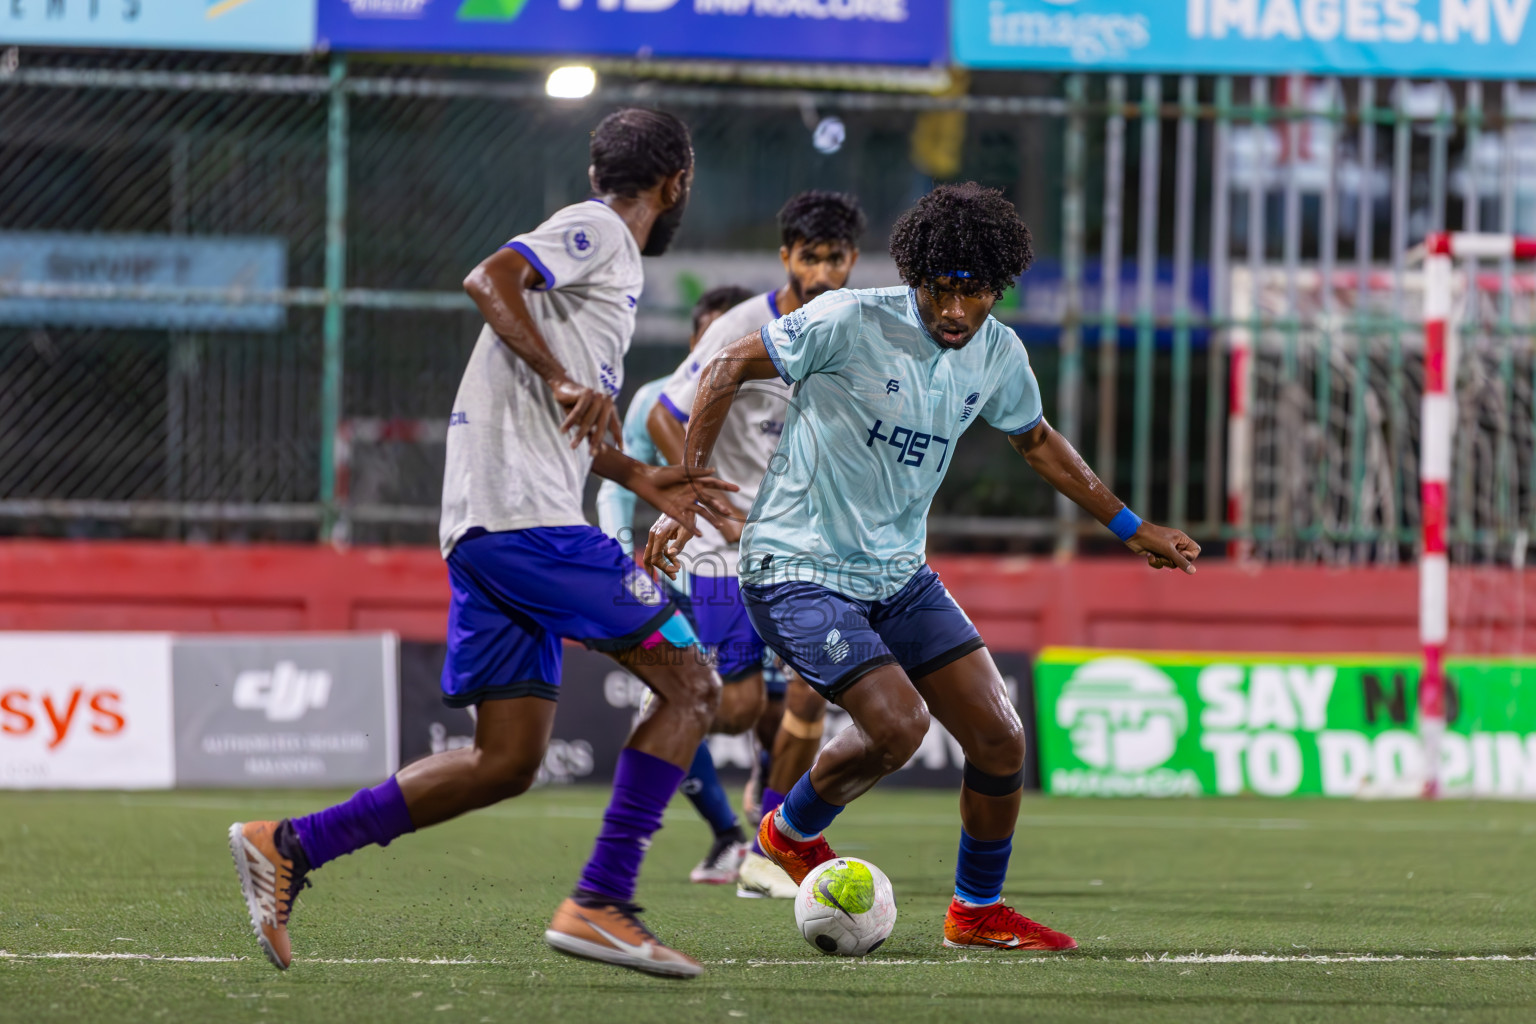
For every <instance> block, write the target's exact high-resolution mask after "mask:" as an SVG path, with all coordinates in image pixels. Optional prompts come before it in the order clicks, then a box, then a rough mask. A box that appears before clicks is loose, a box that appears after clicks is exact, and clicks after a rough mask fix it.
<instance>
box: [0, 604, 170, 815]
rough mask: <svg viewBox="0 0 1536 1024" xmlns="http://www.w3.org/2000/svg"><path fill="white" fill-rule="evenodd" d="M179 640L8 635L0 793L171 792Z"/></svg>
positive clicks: (1, 674) (2, 662)
mask: <svg viewBox="0 0 1536 1024" xmlns="http://www.w3.org/2000/svg"><path fill="white" fill-rule="evenodd" d="M172 774H173V772H172V761H171V638H170V636H169V635H166V634H159V633H5V634H0V789H164V788H168V787H169V786H170V785H171V781H172Z"/></svg>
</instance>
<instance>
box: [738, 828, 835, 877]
mask: <svg viewBox="0 0 1536 1024" xmlns="http://www.w3.org/2000/svg"><path fill="white" fill-rule="evenodd" d="M778 813H779V812H778V811H769V812H768V813H767V814H765V815H763V822H762V824H761V825H759V826H758V828H757V845H759V846H761V847H762V848H763V853H765V854H767V855H768V859H769V860H771V861H773V862H774V863H775V864H777V865H778V866H779V867H781V868H783V869H784V873H785V874H787V875H788V876H789V878H790V881H792V882H794V883H795V884H796V885H799V884H800V883H801V882H803V881H805V876H806V875H808V874H810V873H811V871H812V870H813V869H814V868H815V867H816V865H818V864H825V863H826V862H827V861H829V860H836V859H837V854H835V853H833V852H832V847H831V846H829V845H828V844H827V840H826V837H825V836H817V837H816V838H815V839H810V840H807V841H805V842H800V841H798V840H795V839H791V838H790V837H789V836H787V835H785V834H784V833H783V832H781V831H779V826H778V825H777V824H776V822H775V820H774V819H775V816H776V815H777V814H778Z"/></svg>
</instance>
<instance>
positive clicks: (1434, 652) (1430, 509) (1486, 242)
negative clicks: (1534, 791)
mask: <svg viewBox="0 0 1536 1024" xmlns="http://www.w3.org/2000/svg"><path fill="white" fill-rule="evenodd" d="M1458 259H1487V260H1504V259H1513V260H1536V238H1521V237H1519V236H1517V235H1485V234H1471V233H1466V232H1435V233H1432V234H1431V235H1429V237H1428V238H1426V239H1425V240H1424V394H1423V399H1422V401H1421V405H1420V423H1419V437H1420V441H1419V446H1420V451H1419V498H1420V503H1421V508H1422V510H1423V511H1422V524H1421V531H1422V537H1421V551H1420V554H1419V642H1420V644H1421V645H1422V647H1423V651H1424V671H1423V674H1422V676H1421V677H1420V680H1419V737H1420V740H1421V741H1422V743H1423V745H1424V795H1425V796H1426V797H1429V798H1431V799H1433V798H1435V797H1438V796H1439V795H1440V793H1441V785H1440V782H1441V780H1440V747H1441V741H1442V739H1443V738H1444V736H1445V645H1446V639H1447V636H1448V635H1449V633H1450V598H1449V588H1450V563H1449V561H1448V560H1447V557H1446V546H1445V543H1446V527H1447V506H1446V500H1447V492H1448V489H1449V483H1450V476H1451V433H1452V430H1453V429H1454V426H1455V422H1456V409H1455V404H1454V400H1453V398H1452V395H1451V388H1452V387H1453V386H1454V383H1455V382H1454V381H1452V380H1451V379H1450V376H1451V373H1452V372H1453V368H1452V367H1451V366H1450V365H1449V360H1448V358H1447V340H1448V338H1449V332H1450V317H1451V300H1452V292H1453V289H1452V284H1453V282H1452V270H1453V261H1454V260H1458Z"/></svg>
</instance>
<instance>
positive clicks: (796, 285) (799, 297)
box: [789, 274, 832, 306]
mask: <svg viewBox="0 0 1536 1024" xmlns="http://www.w3.org/2000/svg"><path fill="white" fill-rule="evenodd" d="M789 290H790V291H792V292H794V293H795V301H797V302H799V303H800V305H802V306H803V305H805V304H806V303H807V302H810V301H811V300H812V299H814V298H816V297H817V296H819V295H825V294H827V292H829V291H831V290H832V289H830V288H819V289H817V290H816V291H814V292H807V291H806V290H805V285H804V284H803V283H801V281H800V279H799V278H798V277H796V276H795V275H794V274H790V275H789Z"/></svg>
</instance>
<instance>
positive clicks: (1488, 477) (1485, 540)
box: [1228, 234, 1536, 795]
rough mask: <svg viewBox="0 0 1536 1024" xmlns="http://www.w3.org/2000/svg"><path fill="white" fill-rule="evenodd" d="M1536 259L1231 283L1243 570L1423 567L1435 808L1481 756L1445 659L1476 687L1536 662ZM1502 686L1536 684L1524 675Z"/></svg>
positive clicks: (1422, 723)
mask: <svg viewBox="0 0 1536 1024" xmlns="http://www.w3.org/2000/svg"><path fill="white" fill-rule="evenodd" d="M1533 259H1536V242H1533V241H1527V240H1522V239H1518V238H1515V237H1512V236H1508V235H1464V234H1437V235H1432V236H1430V238H1429V240H1428V241H1427V242H1426V244H1425V246H1423V247H1421V249H1420V250H1418V251H1416V252H1415V253H1414V254H1413V258H1412V259H1411V260H1409V261H1408V263H1409V264H1410V269H1406V270H1400V271H1396V272H1395V271H1394V270H1393V269H1391V268H1383V267H1373V268H1370V269H1368V270H1364V271H1362V270H1360V269H1337V270H1333V271H1331V272H1328V273H1324V272H1322V271H1320V270H1318V269H1317V268H1315V267H1313V268H1297V269H1293V270H1290V271H1287V270H1286V269H1285V268H1277V267H1265V268H1263V269H1261V270H1259V271H1258V272H1256V273H1255V272H1252V271H1249V270H1247V269H1239V270H1234V272H1233V281H1232V300H1233V301H1232V311H1233V321H1234V327H1233V329H1232V331H1231V332H1230V337H1231V343H1230V344H1231V353H1232V362H1231V365H1232V375H1233V380H1232V388H1231V395H1232V401H1231V408H1230V410H1229V416H1230V419H1229V466H1228V481H1229V487H1228V511H1229V516H1228V518H1229V526H1230V527H1231V528H1232V531H1233V534H1234V536H1235V537H1237V538H1238V540H1237V542H1236V544H1237V547H1238V554H1239V555H1241V556H1245V557H1252V558H1257V559H1260V560H1264V561H1315V562H1325V563H1333V564H1341V565H1350V564H1357V565H1365V564H1370V565H1378V566H1379V565H1393V564H1405V565H1413V564H1417V566H1418V571H1419V581H1420V587H1419V590H1420V594H1419V597H1420V601H1419V633H1420V643H1421V646H1422V652H1423V658H1424V663H1423V671H1422V675H1421V679H1420V685H1419V701H1418V704H1419V708H1418V710H1419V715H1418V729H1419V732H1420V736H1421V738H1422V740H1423V755H1424V757H1423V763H1424V765H1426V766H1429V767H1428V768H1426V770H1425V771H1424V777H1423V790H1424V791H1425V792H1426V793H1427V794H1428V795H1437V794H1438V793H1440V792H1442V791H1448V792H1481V791H1482V789H1481V788H1480V787H1479V785H1478V784H1477V781H1476V776H1477V772H1476V771H1475V768H1476V765H1475V764H1474V762H1475V761H1477V759H1478V757H1479V756H1482V755H1479V754H1478V752H1477V750H1476V749H1474V748H1476V746H1477V742H1476V739H1475V738H1474V741H1473V742H1471V743H1468V742H1466V740H1465V738H1464V737H1456V736H1453V737H1452V738H1451V740H1446V739H1445V735H1446V728H1447V724H1446V723H1447V715H1448V710H1449V712H1450V714H1451V717H1453V718H1454V713H1455V710H1456V705H1457V699H1458V698H1457V695H1456V692H1455V690H1454V686H1449V687H1448V685H1447V682H1446V673H1445V664H1446V658H1447V656H1448V655H1450V656H1463V657H1468V656H1470V657H1474V658H1479V659H1481V661H1480V666H1479V667H1478V668H1476V669H1472V671H1476V672H1479V673H1482V672H1485V671H1487V670H1488V665H1489V664H1490V662H1489V659H1505V658H1510V657H1513V656H1517V655H1522V654H1525V653H1527V652H1528V650H1529V648H1530V647H1531V646H1533V645H1532V643H1531V639H1532V638H1531V637H1528V636H1527V634H1526V629H1525V625H1526V619H1527V612H1528V610H1527V608H1526V603H1527V601H1526V585H1527V584H1526V579H1525V574H1524V567H1525V564H1526V560H1527V555H1528V549H1529V539H1530V536H1531V533H1532V531H1533V529H1536V273H1532V263H1531V261H1532V260H1533ZM1452 566H1454V567H1455V571H1454V573H1453V572H1452V571H1451V567H1452ZM1532 610H1536V609H1532ZM1503 671H1504V672H1505V674H1506V675H1507V674H1511V673H1512V674H1514V675H1517V676H1518V675H1529V676H1530V677H1531V680H1530V681H1531V682H1532V683H1533V684H1536V672H1533V671H1531V665H1530V664H1527V663H1523V662H1519V661H1510V662H1508V663H1507V668H1506V669H1505V670H1503ZM1518 681H1519V680H1512V681H1506V682H1518ZM1501 685H1503V684H1501ZM1494 739H1496V737H1490V738H1489V742H1490V743H1492V742H1493V740H1494ZM1490 749H1491V748H1490ZM1492 756H1493V755H1492V754H1491V753H1489V754H1488V757H1489V758H1491V757H1492ZM1500 756H1502V755H1500ZM1494 774H1497V773H1494Z"/></svg>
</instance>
